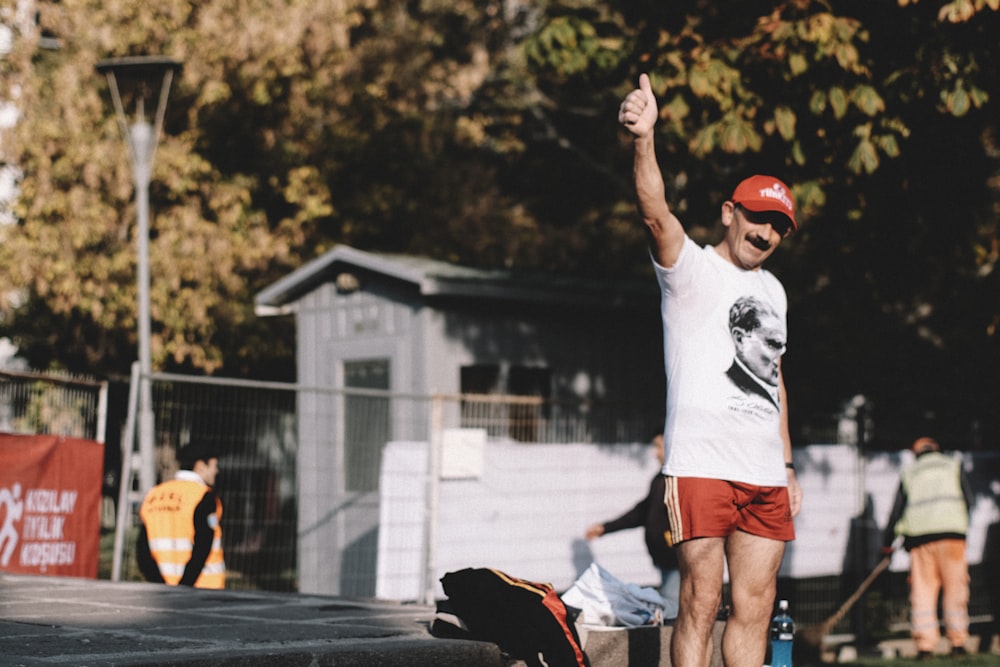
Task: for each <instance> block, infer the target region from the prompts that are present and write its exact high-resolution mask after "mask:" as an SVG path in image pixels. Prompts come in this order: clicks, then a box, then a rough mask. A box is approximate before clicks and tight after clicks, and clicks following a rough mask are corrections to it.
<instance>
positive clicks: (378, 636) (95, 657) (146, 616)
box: [0, 574, 505, 667]
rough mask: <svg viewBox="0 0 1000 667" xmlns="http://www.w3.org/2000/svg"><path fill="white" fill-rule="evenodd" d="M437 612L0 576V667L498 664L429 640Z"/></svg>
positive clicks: (487, 653)
mask: <svg viewBox="0 0 1000 667" xmlns="http://www.w3.org/2000/svg"><path fill="white" fill-rule="evenodd" d="M433 618H434V609H433V608H430V607H425V606H419V605H404V604H395V603H387V602H369V601H357V600H345V599H341V598H335V597H325V596H313V595H299V594H283V593H248V592H237V591H199V590H193V589H177V588H170V587H166V586H160V585H154V584H143V583H113V582H108V581H95V580H90V579H73V578H63V577H33V576H21V575H5V574H0V667H15V666H19V665H24V666H32V667H34V666H45V665H71V666H73V667H77V666H84V665H86V666H88V667H108V666H111V665H116V666H122V667H136V666H153V665H184V666H206V667H207V666H208V665H212V666H233V667H236V666H238V667H256V666H257V665H268V666H273V667H282V666H285V665H288V666H292V665H294V666H298V665H301V666H302V667H326V666H333V665H336V666H337V667H342V666H350V667H363V666H368V665H405V666H406V667H411V666H412V667H420V666H422V665H426V666H428V667H430V666H431V665H433V666H435V667H449V666H452V665H454V666H456V667H459V666H460V667H471V666H479V665H482V666H483V667H492V666H494V665H495V666H496V667H504V665H505V661H504V659H503V657H502V655H501V653H500V650H499V649H498V648H497V647H496V646H495V645H494V644H489V643H483V642H473V641H465V640H458V639H456V640H448V639H439V638H435V637H432V636H431V635H430V632H429V630H428V628H429V625H430V623H431V621H432V620H433Z"/></svg>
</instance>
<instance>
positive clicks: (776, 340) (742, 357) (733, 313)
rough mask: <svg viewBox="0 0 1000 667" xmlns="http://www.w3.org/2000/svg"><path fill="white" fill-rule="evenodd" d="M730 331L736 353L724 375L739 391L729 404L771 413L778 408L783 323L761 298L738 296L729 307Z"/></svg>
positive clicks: (740, 409) (785, 336)
mask: <svg viewBox="0 0 1000 667" xmlns="http://www.w3.org/2000/svg"><path fill="white" fill-rule="evenodd" d="M729 333H730V335H731V336H732V339H733V347H734V349H735V355H734V357H733V363H732V365H731V366H730V367H729V370H727V371H726V376H727V377H728V378H729V380H730V381H731V382H732V384H733V386H734V387H735V388H736V389H739V393H734V394H732V395H731V396H730V397H729V398H728V401H729V407H730V409H733V410H739V411H742V412H752V413H757V414H765V413H766V414H773V413H774V412H776V411H777V410H779V409H780V399H779V396H778V378H779V364H780V361H781V355H782V354H784V352H785V347H786V341H787V339H788V338H787V333H786V331H785V323H784V321H783V320H782V318H781V317H780V316H779V315H778V313H777V312H775V310H774V309H773V308H772V307H771V306H769V305H768V304H766V303H764V302H763V301H761V300H760V299H758V298H756V297H752V296H747V297H741V298H740V299H737V300H736V302H735V303H734V304H733V305H732V307H731V308H730V309H729Z"/></svg>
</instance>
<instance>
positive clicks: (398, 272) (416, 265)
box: [254, 245, 657, 315]
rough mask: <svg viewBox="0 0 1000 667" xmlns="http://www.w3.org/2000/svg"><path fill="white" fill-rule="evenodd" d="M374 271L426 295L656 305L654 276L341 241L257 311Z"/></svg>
mask: <svg viewBox="0 0 1000 667" xmlns="http://www.w3.org/2000/svg"><path fill="white" fill-rule="evenodd" d="M352 270H353V271H357V270H363V271H367V272H372V273H376V274H380V275H383V276H387V277H389V278H393V279H396V280H400V281H403V282H406V283H410V284H413V285H414V286H416V287H417V288H418V290H419V293H420V294H421V295H422V296H424V297H427V298H428V299H434V298H442V297H454V298H475V299H494V300H505V301H514V302H524V303H532V302H534V303H560V304H573V305H587V306H591V307H607V308H633V307H641V308H649V307H650V305H651V304H655V303H656V298H657V290H656V283H655V281H653V280H647V281H636V280H629V281H611V280H606V279H593V278H582V277H570V276H556V275H551V274H542V273H528V272H519V271H512V270H487V269H476V268H471V267H467V266H460V265H457V264H451V263H449V262H442V261H440V260H435V259H429V258H426V257H417V256H413V255H400V254H389V253H374V252H366V251H363V250H358V249H356V248H352V247H350V246H346V245H339V246H337V247H335V248H334V249H333V250H330V251H329V252H327V253H325V254H323V255H321V256H320V257H317V258H316V259H314V260H312V261H311V262H309V263H307V264H305V265H304V266H302V267H300V268H298V269H296V270H295V271H293V272H292V273H290V274H288V275H287V276H285V277H284V278H281V279H280V280H278V281H277V282H274V283H272V284H271V285H269V286H268V287H266V288H264V289H263V290H262V291H260V292H259V293H258V294H257V296H256V297H255V299H254V304H255V307H256V311H257V314H258V315H277V314H283V313H288V312H292V311H294V308H295V303H296V302H297V301H298V300H299V299H300V298H302V297H303V296H304V295H306V294H308V293H309V292H311V291H313V290H314V289H316V288H317V287H319V286H320V285H322V284H323V283H327V282H333V281H335V280H336V279H337V276H338V275H339V274H341V273H351V272H352Z"/></svg>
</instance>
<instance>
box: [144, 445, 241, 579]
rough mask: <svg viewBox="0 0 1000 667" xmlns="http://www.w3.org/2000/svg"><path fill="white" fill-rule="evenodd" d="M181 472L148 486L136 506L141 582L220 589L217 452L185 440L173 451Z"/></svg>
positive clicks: (222, 565)
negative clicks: (214, 488) (184, 442)
mask: <svg viewBox="0 0 1000 667" xmlns="http://www.w3.org/2000/svg"><path fill="white" fill-rule="evenodd" d="M178 462H179V463H180V466H181V470H179V471H178V472H177V474H176V475H175V476H174V478H173V479H172V480H169V481H167V482H163V483H161V484H158V485H156V486H155V487H153V488H152V489H151V490H150V492H149V493H148V494H146V497H145V499H144V500H143V501H142V505H141V506H140V508H139V517H140V518H141V519H142V526H141V528H140V530H139V537H138V541H137V543H136V559H137V560H138V562H139V569H140V571H141V572H142V574H143V576H144V577H145V578H146V580H147V581H151V582H154V583H162V584H168V585H170V586H178V585H179V586H194V587H195V588H217V589H218V588H225V586H226V562H225V560H224V559H223V555H222V528H221V526H220V521H221V519H222V501H221V500H220V499H219V496H218V495H216V493H215V491H214V490H213V488H212V487H213V486H214V484H215V478H216V476H217V475H218V474H219V457H218V454H217V453H216V452H215V451H214V450H212V449H210V448H208V447H207V446H205V445H201V444H190V445H187V446H186V447H184V448H183V449H181V451H180V453H179V454H178Z"/></svg>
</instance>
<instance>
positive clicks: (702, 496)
mask: <svg viewBox="0 0 1000 667" xmlns="http://www.w3.org/2000/svg"><path fill="white" fill-rule="evenodd" d="M664 502H665V503H666V505H667V516H668V517H669V519H670V531H671V537H672V540H673V542H674V544H677V543H678V542H683V541H684V540H690V539H693V538H696V537H727V536H729V535H731V534H733V533H734V532H736V531H737V530H741V531H743V532H745V533H749V534H751V535H758V536H760V537H767V538H770V539H772V540H781V541H782V542H788V541H790V540H794V539H795V524H794V523H793V522H792V511H791V507H790V506H789V502H788V489H787V488H786V487H784V486H754V485H753V484H743V483H741V482H727V481H725V480H721V479H705V478H702V477H667V490H666V496H665V498H664Z"/></svg>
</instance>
